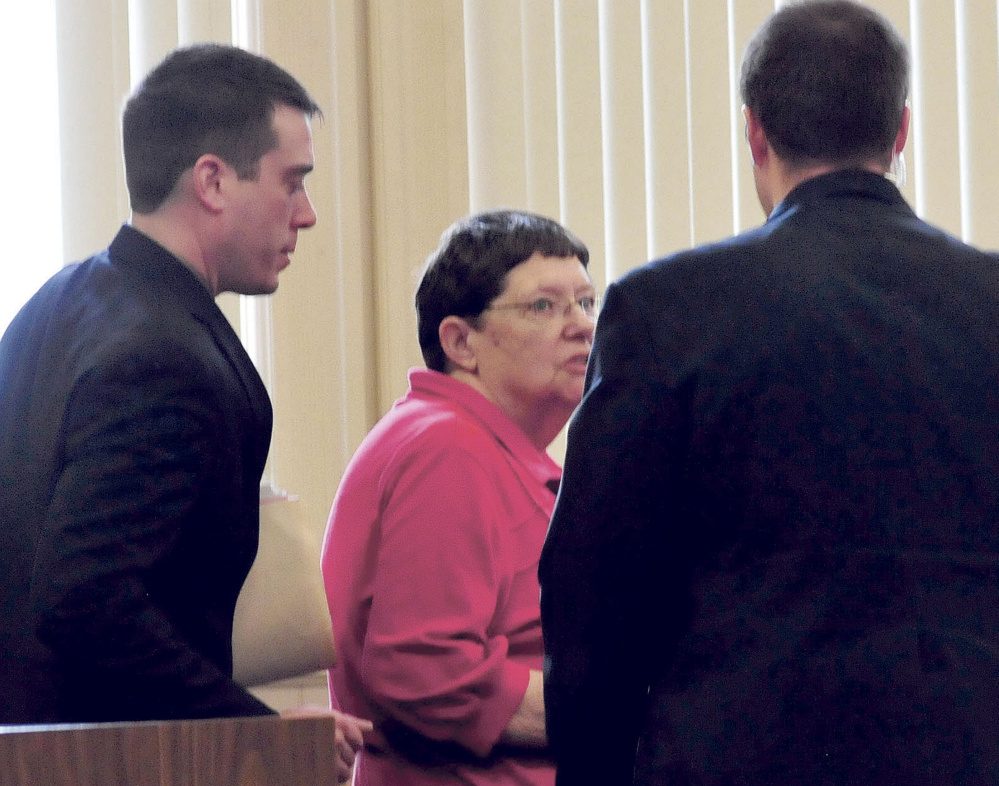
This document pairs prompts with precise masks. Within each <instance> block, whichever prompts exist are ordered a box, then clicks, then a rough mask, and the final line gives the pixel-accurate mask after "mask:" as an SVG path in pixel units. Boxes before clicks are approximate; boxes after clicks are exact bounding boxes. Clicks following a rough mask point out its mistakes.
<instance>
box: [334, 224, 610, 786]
mask: <svg viewBox="0 0 999 786" xmlns="http://www.w3.org/2000/svg"><path fill="white" fill-rule="evenodd" d="M588 260H589V253H588V251H587V249H586V247H585V246H584V245H583V244H582V243H581V242H580V241H579V240H578V239H576V238H575V237H574V236H573V235H572V234H571V233H570V232H568V231H567V230H566V229H564V228H563V227H562V226H560V225H559V224H558V223H556V222H554V221H552V220H550V219H547V218H544V217H541V216H537V215H534V214H531V213H524V212H517V211H496V212H490V213H483V214H480V215H475V216H472V217H469V218H467V219H465V220H463V221H460V222H458V223H457V224H455V225H454V226H452V227H451V228H450V229H448V230H447V232H445V233H444V236H443V238H442V240H441V244H440V247H439V248H438V249H437V250H436V251H435V252H434V253H433V254H431V256H430V258H429V259H428V261H427V264H426V268H425V271H424V274H423V278H422V281H421V283H420V286H419V288H418V290H417V293H416V310H417V315H418V320H419V337H420V346H421V349H422V351H423V357H424V360H425V361H426V364H427V368H421V369H413V370H411V371H410V372H409V391H408V392H407V393H406V395H405V396H404V397H403V398H401V399H400V400H399V401H397V402H396V403H395V405H394V406H393V407H392V409H391V410H390V411H389V412H388V413H387V414H386V415H385V416H384V417H383V418H382V420H381V421H379V423H378V424H377V425H376V426H375V427H374V429H373V430H372V431H371V433H370V434H368V436H367V438H366V439H365V440H364V442H363V443H362V444H361V446H360V448H359V449H358V451H357V453H356V454H355V455H354V457H353V459H352V461H351V463H350V465H349V466H348V468H347V470H346V472H345V473H344V476H343V479H342V481H341V484H340V488H339V490H338V491H337V495H336V499H335V500H334V503H333V509H332V512H331V513H330V520H329V525H328V527H327V532H326V539H325V543H324V548H323V558H322V567H323V576H324V579H325V584H326V593H327V598H328V600H329V607H330V614H331V617H332V619H333V630H334V637H335V640H336V643H337V651H338V655H339V662H338V663H337V665H336V666H335V667H334V668H333V670H332V671H331V672H330V692H331V697H332V702H333V706H334V707H336V708H338V709H340V710H343V711H346V712H348V713H351V714H353V715H357V716H360V717H364V718H370V719H371V720H372V721H374V724H375V730H374V732H373V733H372V734H371V735H369V737H368V739H367V742H366V746H365V749H364V750H363V751H362V752H361V753H360V754H359V755H358V760H357V771H356V774H355V783H357V784H360V785H361V786H375V785H377V786H388V785H389V784H392V785H393V786H394V785H395V784H409V785H410V786H421V785H422V784H474V785H476V786H478V785H479V784H529V785H530V786H542V784H545V785H547V786H551V784H553V783H554V778H555V775H554V767H553V765H552V764H551V761H550V760H549V759H548V757H547V756H546V752H545V748H546V737H545V725H544V698H543V691H542V680H541V667H542V659H543V651H542V641H541V622H540V612H539V587H538V580H537V566H538V558H539V555H540V552H541V545H542V543H543V541H544V537H545V533H546V530H547V527H548V520H549V517H550V515H551V512H552V508H553V506H554V502H555V491H556V489H557V486H558V480H559V477H560V474H561V470H560V469H559V467H558V465H557V464H556V463H555V462H554V461H552V459H551V458H550V457H549V456H548V454H547V452H546V448H547V447H548V445H549V444H550V443H551V441H552V440H553V439H554V438H555V437H556V435H557V434H558V433H559V431H561V429H562V427H563V426H564V425H565V423H566V421H567V420H568V418H569V416H570V415H571V413H572V411H573V410H574V408H575V407H576V405H577V404H578V403H579V401H580V398H581V396H582V392H583V382H584V378H585V374H586V368H587V358H588V355H589V349H590V343H591V341H592V338H593V328H594V323H595V319H596V297H595V293H594V289H593V285H592V282H591V281H590V277H589V275H588V274H587V272H586V265H587V262H588Z"/></svg>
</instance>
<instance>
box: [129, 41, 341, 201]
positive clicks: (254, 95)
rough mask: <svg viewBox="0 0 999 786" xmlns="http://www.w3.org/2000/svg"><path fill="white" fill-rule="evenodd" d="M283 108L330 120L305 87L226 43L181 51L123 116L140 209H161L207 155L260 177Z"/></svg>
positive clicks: (149, 79)
mask: <svg viewBox="0 0 999 786" xmlns="http://www.w3.org/2000/svg"><path fill="white" fill-rule="evenodd" d="M278 105H286V106H290V107H292V108H294V109H300V110H302V111H303V112H305V113H306V114H308V115H309V116H310V117H312V116H315V115H320V116H321V114H322V113H321V112H320V110H319V107H318V105H317V104H316V103H315V101H313V100H312V98H311V97H310V96H309V94H308V93H307V92H306V90H305V88H303V87H302V85H300V84H299V83H298V81H297V80H296V79H295V78H294V77H293V76H291V74H289V73H288V72H287V71H285V70H284V69H282V68H281V67H280V66H278V65H277V64H275V63H274V62H272V61H271V60H268V59H267V58H265V57H261V56H259V55H255V54H252V53H251V52H247V51H245V50H243V49H240V48H238V47H235V46H226V45H222V44H197V45H195V46H190V47H184V48H181V49H176V50H174V51H173V52H172V53H171V54H170V55H168V56H167V57H166V59H164V60H163V62H162V63H160V64H159V65H158V66H157V67H156V68H154V69H153V70H152V71H151V72H150V73H149V74H148V75H147V76H146V78H145V79H144V80H143V82H142V84H141V85H139V87H138V88H137V89H136V91H135V92H134V93H133V95H132V97H131V98H130V99H129V100H128V103H127V104H126V105H125V111H124V113H123V115H122V142H123V148H124V154H125V178H126V180H127V182H128V193H129V199H130V202H131V205H132V209H133V210H134V211H135V212H136V213H151V212H152V211H154V210H156V209H157V208H158V207H159V206H160V205H161V204H162V203H163V201H164V200H165V199H166V198H167V196H168V195H169V194H170V192H171V191H173V189H174V186H175V185H176V183H177V179H178V178H179V177H180V175H181V174H182V173H183V172H184V171H186V170H187V169H188V168H190V167H191V166H193V165H194V162H195V161H197V160H198V158H199V157H200V156H202V155H204V154H206V153H213V154H215V155H218V156H219V157H221V158H222V159H223V160H224V161H225V162H226V163H228V164H229V165H230V166H232V167H233V168H234V169H235V170H236V172H237V174H238V175H239V177H240V178H242V179H253V178H255V177H256V176H257V173H258V164H259V162H260V157H261V156H262V155H263V154H264V153H266V152H267V151H268V150H271V149H273V148H274V147H275V146H276V145H277V136H276V134H275V131H274V128H273V123H272V121H273V116H274V110H275V108H276V107H277V106H278Z"/></svg>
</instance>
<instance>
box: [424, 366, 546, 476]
mask: <svg viewBox="0 0 999 786" xmlns="http://www.w3.org/2000/svg"><path fill="white" fill-rule="evenodd" d="M408 376H409V387H410V390H411V391H413V392H414V393H418V394H421V395H424V396H430V397H433V398H443V399H447V400H448V401H449V402H451V404H452V405H454V406H456V407H460V408H461V409H462V410H464V411H465V412H466V413H467V414H468V415H469V416H470V417H472V418H474V419H475V420H477V421H478V422H479V423H481V424H482V426H483V427H484V428H485V429H486V430H487V431H488V432H489V433H490V434H491V435H492V436H493V437H494V438H495V439H496V441H497V442H498V443H500V444H501V445H502V446H503V447H504V449H505V450H506V451H507V452H508V453H509V454H510V455H511V456H513V458H514V460H516V461H517V463H519V464H520V465H522V466H523V467H524V468H525V469H526V470H527V471H528V472H529V473H530V475H531V476H532V477H533V478H534V479H535V480H537V482H538V484H539V485H546V484H549V483H550V482H551V481H556V482H557V481H558V480H559V479H560V478H561V477H562V470H561V468H560V467H559V465H558V464H556V463H555V461H554V460H553V459H552V457H551V456H549V455H548V452H547V451H544V450H539V449H538V448H537V447H535V446H534V444H533V443H532V442H531V441H530V440H529V439H528V438H527V435H526V434H525V433H524V432H523V431H522V430H521V428H520V426H518V425H517V424H516V423H514V421H513V420H512V419H511V418H510V417H509V416H508V415H507V414H506V413H505V412H504V411H503V410H502V409H500V407H499V406H497V405H496V404H494V403H493V402H492V401H490V400H489V399H487V398H486V397H485V396H483V395H482V394H481V393H480V392H479V391H477V390H476V389H475V388H473V387H472V386H471V385H466V384H465V383H464V382H461V381H459V380H457V379H455V378H454V377H452V376H450V375H448V374H443V373H441V372H439V371H432V370H431V369H427V368H412V369H410V370H409V375H408Z"/></svg>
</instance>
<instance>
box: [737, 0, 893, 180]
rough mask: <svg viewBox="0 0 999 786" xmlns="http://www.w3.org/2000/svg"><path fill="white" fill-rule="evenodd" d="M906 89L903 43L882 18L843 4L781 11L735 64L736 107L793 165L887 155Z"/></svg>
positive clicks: (826, 1) (828, 1) (824, 0)
mask: <svg viewBox="0 0 999 786" xmlns="http://www.w3.org/2000/svg"><path fill="white" fill-rule="evenodd" d="M908 89H909V55H908V51H907V50H906V46H905V43H904V41H903V40H902V39H901V37H900V36H899V35H898V33H897V31H896V30H895V28H894V27H892V25H891V23H889V22H888V20H887V19H885V18H884V17H883V16H882V15H881V14H879V13H877V12H876V11H874V10H873V9H871V8H868V7H866V6H863V5H860V4H859V3H855V2H850V1H849V0H806V1H805V2H796V3H790V4H788V5H785V6H784V7H783V8H781V9H780V10H779V11H777V12H776V13H774V14H773V16H771V17H770V18H769V19H768V20H767V21H766V22H764V24H763V26H762V27H760V29H759V30H758V31H757V32H756V34H755V35H754V36H753V38H752V40H751V41H750V42H749V46H748V47H747V49H746V55H745V57H744V58H743V61H742V75H741V91H742V100H743V103H745V105H746V106H748V107H749V108H750V109H751V110H752V111H753V114H754V115H756V118H757V119H758V120H759V122H760V124H761V125H762V126H763V130H764V131H765V132H766V134H767V139H768V141H769V142H770V144H771V145H772V146H773V149H774V150H775V151H776V153H777V154H778V155H779V156H780V157H781V158H783V159H784V160H786V161H787V162H788V163H790V164H792V165H798V166H800V165H805V164H811V163H837V164H844V163H856V164H862V163H865V162H867V161H871V160H874V159H881V158H882V157H887V156H889V155H890V150H891V147H892V144H893V143H894V141H895V137H896V135H897V133H898V129H899V126H900V125H901V122H902V112H903V109H904V107H905V99H906V96H907V94H908ZM885 163H886V164H887V163H888V161H887V158H886V160H885Z"/></svg>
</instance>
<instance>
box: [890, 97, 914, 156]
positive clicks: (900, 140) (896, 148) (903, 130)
mask: <svg viewBox="0 0 999 786" xmlns="http://www.w3.org/2000/svg"><path fill="white" fill-rule="evenodd" d="M910 117H911V114H910V112H909V106H908V105H906V106H903V107H902V122H900V123H899V124H898V133H897V134H896V135H895V144H894V145H893V146H892V149H891V152H892V155H896V156H897V155H898V154H899V153H901V152H902V148H904V147H905V143H906V141H907V140H908V138H909V118H910Z"/></svg>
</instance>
